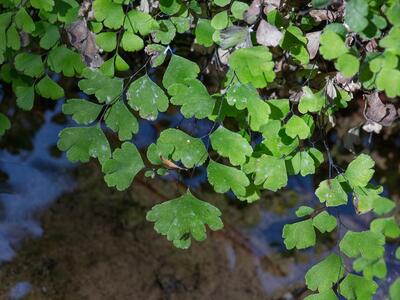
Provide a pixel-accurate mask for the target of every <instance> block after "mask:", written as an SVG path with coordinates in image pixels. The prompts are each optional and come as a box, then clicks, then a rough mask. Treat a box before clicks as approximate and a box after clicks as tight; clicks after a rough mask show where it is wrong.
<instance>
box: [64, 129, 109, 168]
mask: <svg viewBox="0 0 400 300" xmlns="http://www.w3.org/2000/svg"><path fill="white" fill-rule="evenodd" d="M57 147H58V149H60V150H61V151H66V152H67V158H68V160H69V161H71V162H78V161H80V162H88V161H89V158H90V157H95V158H98V159H99V161H100V163H103V162H104V161H106V160H107V159H109V158H110V157H111V149H110V144H109V143H108V140H107V138H106V136H105V135H104V133H103V131H102V130H101V129H100V128H99V127H97V126H96V127H71V128H65V129H63V130H62V131H61V132H60V134H59V140H58V143H57Z"/></svg>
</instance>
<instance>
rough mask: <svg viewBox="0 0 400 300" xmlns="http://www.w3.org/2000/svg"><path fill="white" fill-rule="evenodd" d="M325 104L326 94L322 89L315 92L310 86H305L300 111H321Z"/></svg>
mask: <svg viewBox="0 0 400 300" xmlns="http://www.w3.org/2000/svg"><path fill="white" fill-rule="evenodd" d="M324 106H325V94H324V92H323V91H322V90H321V91H319V92H317V93H315V94H314V93H313V92H312V91H311V89H310V88H309V87H307V86H305V87H303V96H302V97H301V99H300V103H299V112H301V113H302V114H305V113H307V112H319V111H321V110H322V108H323V107H324Z"/></svg>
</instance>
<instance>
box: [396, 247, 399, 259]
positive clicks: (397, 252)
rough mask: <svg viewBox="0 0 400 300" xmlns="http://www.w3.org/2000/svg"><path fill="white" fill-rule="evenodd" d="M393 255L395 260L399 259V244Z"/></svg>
mask: <svg viewBox="0 0 400 300" xmlns="http://www.w3.org/2000/svg"><path fill="white" fill-rule="evenodd" d="M395 257H396V259H397V260H400V246H399V247H397V249H396V253H395Z"/></svg>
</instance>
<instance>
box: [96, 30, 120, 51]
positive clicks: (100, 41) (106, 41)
mask: <svg viewBox="0 0 400 300" xmlns="http://www.w3.org/2000/svg"><path fill="white" fill-rule="evenodd" d="M96 44H97V45H98V46H99V47H100V48H101V49H103V50H104V51H105V52H112V51H114V49H115V48H116V47H117V35H116V33H115V32H111V31H107V32H100V33H98V34H96Z"/></svg>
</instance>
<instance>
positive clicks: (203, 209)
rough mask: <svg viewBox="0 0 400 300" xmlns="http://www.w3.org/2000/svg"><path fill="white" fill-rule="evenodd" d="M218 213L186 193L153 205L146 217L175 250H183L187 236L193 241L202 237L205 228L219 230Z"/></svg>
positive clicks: (219, 213)
mask: <svg viewBox="0 0 400 300" xmlns="http://www.w3.org/2000/svg"><path fill="white" fill-rule="evenodd" d="M220 216H221V212H220V210H219V209H218V208H216V207H215V206H212V205H211V204H209V203H207V202H204V201H201V200H199V199H197V198H196V197H194V196H193V195H192V194H191V193H190V192H187V193H186V194H185V195H183V196H181V197H179V198H176V199H173V200H169V201H166V202H163V203H161V204H157V205H156V206H154V207H153V208H152V209H151V211H149V212H148V213H147V215H146V219H147V220H148V221H151V222H155V224H154V229H155V230H156V231H157V232H158V233H160V234H162V235H165V236H166V237H167V239H168V240H169V241H172V242H173V243H174V245H175V247H178V248H183V249H187V248H189V247H190V244H191V238H190V237H191V236H193V238H194V239H195V240H197V241H202V240H204V239H205V238H206V236H207V234H206V227H205V225H208V226H209V228H210V229H211V230H219V229H221V228H222V227H223V223H222V221H221V218H220Z"/></svg>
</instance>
